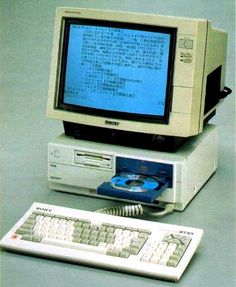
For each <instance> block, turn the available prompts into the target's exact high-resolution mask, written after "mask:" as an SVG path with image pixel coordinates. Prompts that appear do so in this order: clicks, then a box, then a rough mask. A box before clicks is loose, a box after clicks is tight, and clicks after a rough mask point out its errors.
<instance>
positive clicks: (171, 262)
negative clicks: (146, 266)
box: [167, 259, 179, 267]
mask: <svg viewBox="0 0 236 287" xmlns="http://www.w3.org/2000/svg"><path fill="white" fill-rule="evenodd" d="M178 263H179V262H178V260H174V259H170V260H169V261H168V262H167V266H170V267H176V266H177V265H178Z"/></svg>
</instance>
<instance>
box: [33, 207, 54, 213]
mask: <svg viewBox="0 0 236 287" xmlns="http://www.w3.org/2000/svg"><path fill="white" fill-rule="evenodd" d="M36 210H40V211H46V212H51V211H52V209H49V208H43V207H36Z"/></svg>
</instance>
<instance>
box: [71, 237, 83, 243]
mask: <svg viewBox="0 0 236 287" xmlns="http://www.w3.org/2000/svg"><path fill="white" fill-rule="evenodd" d="M81 241H82V239H81V238H74V239H73V240H72V242H74V243H81Z"/></svg>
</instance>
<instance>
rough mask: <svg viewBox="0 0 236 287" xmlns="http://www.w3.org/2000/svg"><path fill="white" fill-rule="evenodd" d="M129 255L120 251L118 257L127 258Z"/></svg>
mask: <svg viewBox="0 0 236 287" xmlns="http://www.w3.org/2000/svg"><path fill="white" fill-rule="evenodd" d="M129 255H130V254H129V252H126V251H121V252H120V254H119V257H122V258H128V257H129Z"/></svg>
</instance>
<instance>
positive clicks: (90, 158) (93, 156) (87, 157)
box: [74, 150, 112, 169]
mask: <svg viewBox="0 0 236 287" xmlns="http://www.w3.org/2000/svg"><path fill="white" fill-rule="evenodd" d="M74 162H75V164H80V165H84V166H91V167H100V168H105V169H112V156H111V155H106V154H99V153H93V152H85V151H78V150H76V151H74Z"/></svg>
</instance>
